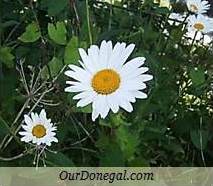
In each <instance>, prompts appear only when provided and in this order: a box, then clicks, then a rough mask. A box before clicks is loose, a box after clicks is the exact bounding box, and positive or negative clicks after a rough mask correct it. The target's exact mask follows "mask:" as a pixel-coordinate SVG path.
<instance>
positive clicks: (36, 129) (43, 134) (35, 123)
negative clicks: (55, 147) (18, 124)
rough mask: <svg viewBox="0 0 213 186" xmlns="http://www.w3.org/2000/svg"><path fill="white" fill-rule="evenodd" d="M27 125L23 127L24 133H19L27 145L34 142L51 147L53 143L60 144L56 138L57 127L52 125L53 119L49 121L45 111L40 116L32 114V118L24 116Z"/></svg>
mask: <svg viewBox="0 0 213 186" xmlns="http://www.w3.org/2000/svg"><path fill="white" fill-rule="evenodd" d="M24 122H25V124H23V125H22V128H23V129H24V131H21V132H19V134H20V135H21V136H23V137H22V138H21V141H24V142H26V143H29V142H32V143H34V144H37V145H41V144H42V145H47V146H51V143H52V142H58V139H57V138H56V137H55V135H56V133H55V131H56V129H57V128H56V127H55V126H53V124H52V123H51V119H47V116H46V112H45V110H44V109H42V110H41V112H40V114H39V115H38V114H37V113H33V112H32V113H31V117H29V116H28V115H24Z"/></svg>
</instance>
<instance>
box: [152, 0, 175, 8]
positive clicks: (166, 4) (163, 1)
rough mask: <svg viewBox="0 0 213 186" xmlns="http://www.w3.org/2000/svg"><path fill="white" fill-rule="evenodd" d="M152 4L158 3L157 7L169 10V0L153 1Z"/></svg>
mask: <svg viewBox="0 0 213 186" xmlns="http://www.w3.org/2000/svg"><path fill="white" fill-rule="evenodd" d="M154 3H158V4H159V7H165V8H168V9H171V3H170V0H154Z"/></svg>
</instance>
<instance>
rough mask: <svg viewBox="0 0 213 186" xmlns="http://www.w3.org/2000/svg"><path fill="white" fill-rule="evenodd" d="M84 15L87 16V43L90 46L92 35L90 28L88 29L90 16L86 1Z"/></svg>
mask: <svg viewBox="0 0 213 186" xmlns="http://www.w3.org/2000/svg"><path fill="white" fill-rule="evenodd" d="M86 14H87V27H88V34H89V42H90V45H91V44H92V33H91V28H90V14H89V3H88V0H86Z"/></svg>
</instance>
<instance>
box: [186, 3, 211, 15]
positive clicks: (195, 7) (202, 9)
mask: <svg viewBox="0 0 213 186" xmlns="http://www.w3.org/2000/svg"><path fill="white" fill-rule="evenodd" d="M186 5H187V8H188V10H189V11H190V12H192V13H195V14H205V13H206V12H207V11H208V10H209V9H210V4H209V2H208V1H205V0H204V1H203V0H186Z"/></svg>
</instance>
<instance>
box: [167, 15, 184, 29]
mask: <svg viewBox="0 0 213 186" xmlns="http://www.w3.org/2000/svg"><path fill="white" fill-rule="evenodd" d="M185 18H186V15H182V14H178V13H171V14H170V15H169V21H168V22H169V24H170V25H173V24H175V25H176V26H178V25H180V24H181V23H182V22H183V21H184V19H185Z"/></svg>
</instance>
